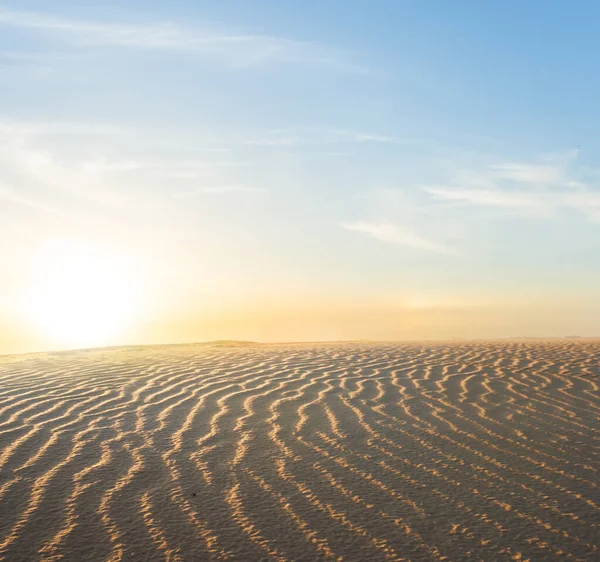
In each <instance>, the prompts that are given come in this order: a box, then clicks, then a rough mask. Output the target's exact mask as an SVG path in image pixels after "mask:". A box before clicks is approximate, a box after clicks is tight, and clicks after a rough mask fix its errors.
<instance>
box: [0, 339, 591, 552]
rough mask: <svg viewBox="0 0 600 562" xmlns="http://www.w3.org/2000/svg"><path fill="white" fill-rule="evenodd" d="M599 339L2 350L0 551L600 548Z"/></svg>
mask: <svg viewBox="0 0 600 562" xmlns="http://www.w3.org/2000/svg"><path fill="white" fill-rule="evenodd" d="M599 360H600V343H598V342H594V341H584V340H563V341H560V340H556V341H520V340H513V341H503V342H457V343H452V344H447V343H419V344H417V343H414V344H367V343H349V344H327V345H325V344H304V345H273V346H267V345H251V344H245V345H238V346H224V345H212V346H211V345H208V346H207V345H205V346H200V345H191V346H166V347H146V348H142V347H139V348H121V349H110V350H92V351H75V352H65V353H53V354H36V355H28V356H12V357H11V356H6V357H3V358H0V560H6V561H9V562H13V561H37V560H44V561H55V560H66V561H73V562H76V561H86V560H89V561H101V560H110V561H118V560H132V561H138V560H139V561H144V560H148V561H154V560H169V561H205V560H235V561H240V562H252V561H255V560H281V561H284V560H287V561H299V560H307V561H310V560H353V561H369V562H370V561H378V560H452V561H457V562H459V561H469V560H484V561H486V562H487V561H495V560H521V561H524V560H531V561H532V562H533V561H540V560H542V561H546V560H586V561H587V560H589V561H594V560H600V477H599V476H600V474H599V472H600V421H599V420H600V375H599V373H600V364H599Z"/></svg>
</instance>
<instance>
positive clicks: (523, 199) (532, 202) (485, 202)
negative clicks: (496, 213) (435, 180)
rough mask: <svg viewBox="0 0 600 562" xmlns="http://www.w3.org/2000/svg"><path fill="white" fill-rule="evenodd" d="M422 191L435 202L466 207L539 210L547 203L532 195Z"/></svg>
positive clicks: (436, 189) (460, 189)
mask: <svg viewBox="0 0 600 562" xmlns="http://www.w3.org/2000/svg"><path fill="white" fill-rule="evenodd" d="M423 189H425V191H427V192H428V193H430V194H431V195H432V196H433V198H434V199H436V200H439V201H455V202H458V203H463V204H466V205H481V206H489V207H516V208H530V209H539V208H540V207H543V206H545V205H546V203H547V202H549V199H548V198H547V197H544V196H543V195H542V196H541V195H540V194H533V193H523V192H505V191H500V190H496V191H495V190H491V189H464V188H452V187H424V188H423Z"/></svg>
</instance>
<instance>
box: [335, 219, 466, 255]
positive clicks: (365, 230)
mask: <svg viewBox="0 0 600 562" xmlns="http://www.w3.org/2000/svg"><path fill="white" fill-rule="evenodd" d="M340 226H341V227H342V228H345V229H347V230H352V231H354V232H360V233H362V234H366V235H367V236H370V237H371V238H375V239H376V240H379V241H381V242H386V243H388V244H397V245H400V246H409V247H411V248H417V249H419V250H427V251H429V252H438V253H443V254H451V253H454V252H453V251H452V250H451V249H450V248H447V247H445V246H443V245H441V244H438V243H436V242H432V241H431V240H428V239H426V238H423V237H422V236H419V235H418V234H416V233H415V232H414V231H413V230H412V229H411V228H406V227H400V226H396V225H393V224H387V223H372V222H366V221H357V222H352V223H343V224H341V225H340Z"/></svg>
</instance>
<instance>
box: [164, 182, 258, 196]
mask: <svg viewBox="0 0 600 562" xmlns="http://www.w3.org/2000/svg"><path fill="white" fill-rule="evenodd" d="M264 191H265V190H264V189H262V188H260V187H252V186H248V185H212V186H203V187H197V188H195V189H192V190H190V191H185V192H182V193H178V194H176V195H175V197H176V198H184V197H191V196H193V195H202V194H205V195H222V194H227V193H263V192H264Z"/></svg>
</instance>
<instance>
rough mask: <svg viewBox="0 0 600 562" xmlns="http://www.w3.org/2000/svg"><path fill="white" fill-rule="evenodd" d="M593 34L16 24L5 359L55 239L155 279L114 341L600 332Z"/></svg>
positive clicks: (6, 7) (277, 14)
mask: <svg viewBox="0 0 600 562" xmlns="http://www.w3.org/2000/svg"><path fill="white" fill-rule="evenodd" d="M599 15H600V6H598V5H597V3H595V2H583V1H582V2H577V3H575V4H567V3H566V2H548V1H546V2H527V3H523V2H509V1H507V2H502V3H491V2H475V1H473V2H470V1H459V2H454V3H450V2H441V1H387V2H384V1H379V2H370V3H366V2H358V1H356V2H347V1H346V2H310V1H305V2H281V3H275V2H267V1H262V2H259V1H256V2H248V1H241V0H240V1H237V2H232V1H221V2H191V1H188V2H186V1H181V0H179V1H170V2H164V1H152V2H148V1H144V2H142V1H132V0H128V1H126V2H119V3H117V2H114V3H113V2H103V3H102V4H101V5H99V4H98V3H97V2H87V1H78V2H63V1H55V2H52V3H51V5H50V4H49V3H48V2H28V1H20V2H18V3H12V4H10V3H8V4H2V5H1V6H0V233H1V234H2V237H1V241H0V249H1V251H2V254H3V255H4V256H5V258H6V259H5V260H3V264H2V265H0V285H1V286H2V287H1V288H2V293H3V295H4V297H3V298H2V299H0V307H1V308H2V311H3V312H4V314H3V316H4V318H8V320H6V321H5V325H4V328H3V330H4V332H3V333H5V334H9V335H10V336H9V335H6V336H5V337H4V340H3V341H4V342H5V343H4V344H3V345H0V349H8V350H11V349H13V348H15V349H16V348H18V349H22V348H23V349H30V348H38V347H44V346H45V345H49V344H48V343H47V342H46V343H44V342H45V340H44V341H42V340H43V337H42V336H39V338H42V339H39V338H38V336H37V335H36V336H34V335H33V330H32V328H31V327H28V324H27V321H26V320H24V319H23V315H22V314H20V312H19V310H20V308H19V307H20V306H21V305H20V304H18V303H21V302H22V301H23V298H24V297H23V296H22V294H21V293H22V287H23V286H26V285H27V284H28V283H29V282H30V281H31V276H32V273H31V271H32V269H31V267H32V266H31V263H32V260H33V257H32V256H35V255H36V252H38V250H39V248H40V247H43V245H44V243H45V241H47V240H48V239H52V238H57V237H58V238H65V239H77V240H79V241H82V243H85V244H91V245H96V246H97V245H101V246H102V247H103V248H108V250H107V251H108V252H109V253H112V254H114V255H119V256H121V257H123V259H125V258H126V261H128V263H129V264H130V266H129V267H130V269H131V270H132V271H134V272H135V274H136V275H137V276H138V277H140V278H143V279H144V281H143V282H142V281H137V283H138V291H137V292H139V293H140V294H141V295H143V296H142V297H141V305H140V310H141V311H142V312H141V313H139V314H138V315H137V318H136V320H135V322H133V324H134V326H132V327H131V329H130V332H129V335H128V336H120V338H121V339H117V340H116V341H117V343H121V342H129V341H162V340H164V339H169V338H170V339H176V340H198V339H213V338H216V337H232V338H237V337H239V338H246V339H271V340H273V339H323V338H324V339H338V338H342V339H345V338H359V337H364V338H383V339H395V338H406V337H461V336H470V337H472V336H478V335H482V336H506V335H522V334H524V333H527V334H536V335H561V334H564V333H569V332H576V333H584V334H588V335H600V329H598V328H597V327H596V325H595V324H594V322H595V320H594V318H595V317H596V314H597V312H598V311H600V298H599V297H600V295H599V294H598V290H597V289H596V286H597V285H598V277H599V273H600V267H599V266H598V265H597V264H598V263H600V261H599V260H598V258H599V257H600V236H599V234H600V167H599V163H598V161H597V154H598V153H599V149H600V145H599V135H598V134H597V132H596V127H595V124H596V122H597V121H598V112H599V109H598V104H597V99H598V94H599V93H600V92H599V90H600V88H599V85H598V80H599V79H598V77H597V73H596V72H595V69H596V66H597V64H596V63H597V61H596V59H597V56H598V55H597V53H598V52H600V51H599V49H598V47H599V46H600V45H599V43H600V39H599V38H598V35H597V33H596V30H595V27H594V25H595V22H597V21H598V16H599ZM42 277H43V274H42ZM37 282H38V283H39V281H37ZM142 285H143V287H142ZM307 311H310V315H312V316H310V315H309V312H307ZM305 316H310V318H311V319H310V318H309V319H307V318H305ZM166 326H168V329H167V328H166ZM299 326H300V327H299ZM161 327H163V328H161ZM0 328H2V327H1V326H0ZM167 333H168V334H169V335H168V338H167V337H166V336H165V334H167ZM15 334H17V335H15ZM36 338H38V339H36Z"/></svg>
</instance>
